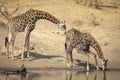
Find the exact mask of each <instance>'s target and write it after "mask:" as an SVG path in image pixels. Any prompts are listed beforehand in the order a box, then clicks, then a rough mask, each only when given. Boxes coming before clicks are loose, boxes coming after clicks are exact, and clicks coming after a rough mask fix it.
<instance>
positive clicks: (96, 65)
mask: <svg viewBox="0 0 120 80" xmlns="http://www.w3.org/2000/svg"><path fill="white" fill-rule="evenodd" d="M90 53H91V54H92V55H93V56H94V59H95V67H96V70H99V67H98V61H97V55H96V54H95V53H93V52H90Z"/></svg>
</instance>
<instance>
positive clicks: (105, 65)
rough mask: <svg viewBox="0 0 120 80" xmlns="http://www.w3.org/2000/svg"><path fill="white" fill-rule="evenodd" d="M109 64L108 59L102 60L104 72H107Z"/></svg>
mask: <svg viewBox="0 0 120 80" xmlns="http://www.w3.org/2000/svg"><path fill="white" fill-rule="evenodd" d="M107 62H108V60H107V59H104V60H102V69H103V70H106V68H107Z"/></svg>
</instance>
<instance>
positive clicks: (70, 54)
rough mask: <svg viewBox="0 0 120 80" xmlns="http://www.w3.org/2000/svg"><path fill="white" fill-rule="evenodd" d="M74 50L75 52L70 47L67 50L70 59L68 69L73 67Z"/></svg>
mask: <svg viewBox="0 0 120 80" xmlns="http://www.w3.org/2000/svg"><path fill="white" fill-rule="evenodd" d="M72 50H73V47H72V46H71V45H70V46H69V47H68V49H67V57H68V61H69V62H68V63H67V65H68V67H73V66H74V65H73V57H72Z"/></svg>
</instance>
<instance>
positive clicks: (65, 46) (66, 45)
mask: <svg viewBox="0 0 120 80" xmlns="http://www.w3.org/2000/svg"><path fill="white" fill-rule="evenodd" d="M65 51H67V44H66V43H65Z"/></svg>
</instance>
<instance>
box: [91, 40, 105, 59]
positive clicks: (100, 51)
mask: <svg viewBox="0 0 120 80" xmlns="http://www.w3.org/2000/svg"><path fill="white" fill-rule="evenodd" d="M90 45H91V46H92V47H93V48H94V49H95V51H96V52H97V55H98V57H99V58H100V59H102V60H104V55H103V52H102V49H101V47H100V45H99V44H98V42H97V41H96V40H95V39H92V41H91V44H90Z"/></svg>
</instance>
